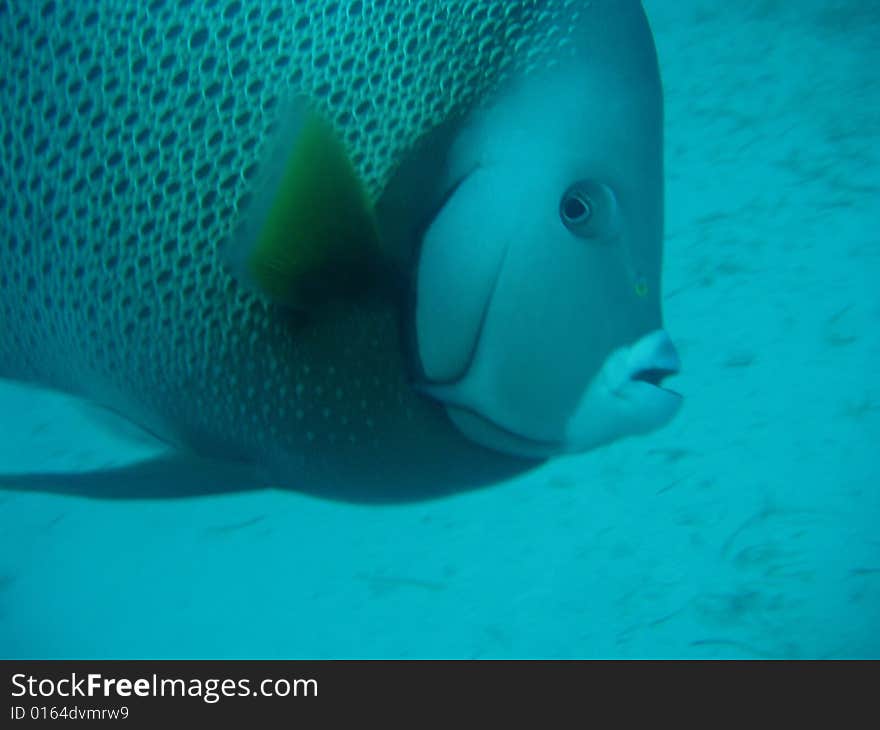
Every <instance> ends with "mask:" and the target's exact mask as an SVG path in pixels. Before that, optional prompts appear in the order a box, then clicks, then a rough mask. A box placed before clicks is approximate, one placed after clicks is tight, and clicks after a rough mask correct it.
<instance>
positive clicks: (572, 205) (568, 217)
mask: <svg viewBox="0 0 880 730" xmlns="http://www.w3.org/2000/svg"><path fill="white" fill-rule="evenodd" d="M560 208H561V211H562V220H563V221H564V222H565V224H566V225H569V226H571V225H579V224H581V223H584V222H586V221H587V220H588V219H589V217H590V214H591V213H592V212H593V208H592V206H591V205H590V201H589V200H588V199H586V198H584V197H582V196H581V195H579V194H578V193H574V194H572V195H567V196H565V197H564V198H563V199H562V205H561V206H560Z"/></svg>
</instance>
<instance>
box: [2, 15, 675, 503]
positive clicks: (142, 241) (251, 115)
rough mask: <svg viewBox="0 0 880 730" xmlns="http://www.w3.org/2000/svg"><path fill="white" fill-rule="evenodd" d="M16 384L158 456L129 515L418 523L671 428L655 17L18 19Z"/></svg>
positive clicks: (92, 485) (10, 194) (13, 88)
mask: <svg viewBox="0 0 880 730" xmlns="http://www.w3.org/2000/svg"><path fill="white" fill-rule="evenodd" d="M0 39H2V46H0V47H2V48H3V51H2V61H3V66H4V73H3V74H2V77H0V102H2V106H3V109H4V113H3V115H2V117H0V154H2V165H0V377H4V378H9V379H14V380H18V381H23V382H26V383H31V384H34V385H37V386H39V387H44V388H50V389H54V390H58V391H62V392H64V393H68V394H71V395H73V396H76V397H78V398H81V399H82V400H83V401H84V402H88V403H91V404H96V405H98V406H100V407H102V408H105V409H107V410H108V411H111V412H113V413H115V414H118V415H119V416H121V417H123V418H124V419H127V420H128V421H130V422H132V423H134V424H137V425H138V426H139V427H140V428H142V429H144V430H145V431H146V432H148V433H150V434H152V435H154V436H155V437H156V438H157V439H159V440H160V441H161V443H163V444H164V445H165V446H166V450H165V451H163V453H162V454H160V455H159V456H157V457H155V458H153V459H148V460H145V461H143V462H138V463H135V464H130V465H126V466H123V467H118V468H112V469H98V470H93V471H86V472H81V473H77V472H70V473H53V474H43V473H29V474H19V475H12V474H4V475H0V487H2V488H4V489H20V490H40V491H48V492H55V493H63V494H72V495H79V496H84V497H94V498H104V499H129V498H140V499H143V498H173V497H188V496H197V495H206V494H217V493H223V492H230V491H232V492H234V491H243V490H248V489H263V488H279V489H287V490H293V491H297V492H302V493H306V494H310V495H313V496H317V497H320V498H326V499H331V500H344V501H352V502H362V503H387V502H408V501H414V500H420V499H429V498H436V497H439V496H443V495H448V494H453V493H457V492H461V491H465V490H470V489H475V488H478V487H486V486H489V485H492V484H496V483H499V482H503V481H505V480H507V479H509V478H512V477H514V476H517V475H520V474H524V473H527V472H529V471H530V470H533V469H535V468H537V467H538V466H540V465H541V464H542V463H544V462H545V461H546V460H547V459H551V458H554V457H556V456H558V455H562V454H572V453H581V452H585V451H588V450H591V449H594V448H597V447H599V446H602V445H604V444H607V443H609V442H612V441H614V440H616V439H620V438H624V437H628V436H633V435H639V434H645V433H649V432H651V431H653V430H655V429H657V428H659V427H661V426H663V425H664V424H666V423H667V422H668V421H669V420H670V419H671V418H672V417H673V416H674V415H675V413H676V412H677V411H678V409H679V407H680V404H681V401H682V396H681V395H680V394H679V393H676V392H675V391H673V390H671V389H669V388H667V387H665V385H664V382H665V379H666V378H667V377H669V376H671V375H674V374H676V373H677V372H678V371H679V369H680V362H679V357H678V354H677V352H676V349H675V346H674V344H673V342H672V339H671V337H670V336H669V334H668V333H667V331H666V330H665V328H664V326H663V318H662V312H661V309H662V307H661V264H662V244H663V94H662V84H661V80H660V72H659V65H658V60H657V54H656V50H655V47H654V42H653V37H652V34H651V30H650V26H649V24H648V21H647V18H646V16H645V13H644V10H643V8H642V5H641V3H640V2H639V1H638V0H510V1H509V2H504V3H497V2H489V1H488V0H451V1H446V2H439V1H438V2H432V1H428V0H425V1H424V2H409V1H406V0H386V1H384V2H378V1H375V2H370V1H367V0H352V1H350V2H323V1H322V2H317V1H310V0H304V1H303V2H297V3H292V2H247V1H246V0H215V1H209V2H193V1H192V0H120V2H115V3H106V2H101V1H99V0H82V1H81V2H77V3H62V2H60V1H59V0H39V1H38V0H4V1H3V2H0Z"/></svg>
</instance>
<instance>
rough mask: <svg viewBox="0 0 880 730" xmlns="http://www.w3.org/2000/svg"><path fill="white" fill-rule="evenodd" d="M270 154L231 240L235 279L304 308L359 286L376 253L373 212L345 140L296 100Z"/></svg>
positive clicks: (291, 104)
mask: <svg viewBox="0 0 880 730" xmlns="http://www.w3.org/2000/svg"><path fill="white" fill-rule="evenodd" d="M267 153H268V154H267V158H266V160H265V162H264V164H263V166H262V169H261V170H258V172H257V173H256V176H255V183H254V188H253V192H252V193H251V195H250V200H249V202H247V203H246V204H245V205H244V206H243V207H244V215H243V217H242V221H241V224H240V225H239V227H238V229H237V230H236V232H235V234H234V235H233V237H232V239H231V241H230V247H229V259H230V262H231V263H232V266H233V270H234V272H235V273H236V275H237V278H238V279H239V280H240V281H242V282H243V283H244V284H245V285H246V286H249V287H250V288H252V289H255V290H257V291H258V292H260V293H262V294H263V295H265V296H267V297H268V298H269V299H270V300H272V301H274V302H277V303H279V304H282V305H285V306H288V307H291V308H295V309H296V308H301V309H305V310H308V309H309V308H311V306H312V305H313V303H314V301H315V300H316V299H319V300H323V299H325V298H327V297H332V296H335V295H339V294H345V293H347V292H349V291H350V290H351V289H356V288H358V287H359V286H360V283H361V282H360V280H361V279H362V278H363V277H364V274H365V272H369V270H370V269H371V268H372V267H371V263H372V262H374V261H375V260H376V259H378V258H379V257H380V247H379V243H378V234H377V233H376V224H375V221H374V214H373V207H372V205H371V203H370V200H369V196H368V194H367V191H366V190H365V188H364V186H363V183H362V181H361V180H360V178H359V176H358V173H357V171H356V169H355V167H354V164H353V163H352V161H351V159H350V158H349V153H348V150H347V148H346V146H345V144H344V142H343V140H342V139H340V137H339V136H338V134H337V132H336V130H335V129H334V128H333V126H332V125H331V124H330V123H329V122H327V121H326V120H325V119H323V118H322V117H321V115H320V114H318V113H317V112H316V111H314V110H313V109H311V108H310V107H309V106H308V105H307V103H306V102H305V101H303V100H301V99H296V100H294V101H293V102H292V103H290V104H289V105H288V110H287V112H285V113H284V114H283V115H282V119H281V122H280V124H279V128H278V130H277V132H276V133H275V140H274V143H270V144H269V145H268V150H267Z"/></svg>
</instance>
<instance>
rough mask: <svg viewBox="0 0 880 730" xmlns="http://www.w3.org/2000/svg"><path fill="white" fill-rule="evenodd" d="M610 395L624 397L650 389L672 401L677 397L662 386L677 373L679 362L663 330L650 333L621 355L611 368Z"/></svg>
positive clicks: (675, 351)
mask: <svg viewBox="0 0 880 730" xmlns="http://www.w3.org/2000/svg"><path fill="white" fill-rule="evenodd" d="M615 371H616V372H615V373H614V376H613V377H614V379H615V380H617V382H616V383H614V384H613V385H612V388H611V391H612V392H613V393H615V394H616V395H621V396H624V394H625V393H626V392H633V391H634V390H635V391H636V392H638V391H643V392H645V391H646V389H652V390H654V391H661V392H663V393H666V394H668V395H669V396H673V397H675V398H679V399H680V398H682V397H683V396H682V395H681V393H679V392H677V391H675V390H672V389H671V388H667V387H665V386H664V385H663V381H664V380H665V379H666V378H669V377H672V376H674V375H678V373H680V372H681V359H680V358H679V355H678V351H677V350H676V349H675V345H674V344H673V343H672V339H671V338H670V337H669V335H668V334H667V333H666V331H665V330H654V331H653V332H649V333H648V334H647V335H645V336H643V337H642V338H640V339H639V340H636V342H634V343H633V344H632V345H630V347H629V348H628V349H627V351H626V352H625V354H623V356H622V359H621V361H620V362H619V364H618V367H616V368H615Z"/></svg>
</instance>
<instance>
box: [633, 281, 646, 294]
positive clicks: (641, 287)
mask: <svg viewBox="0 0 880 730" xmlns="http://www.w3.org/2000/svg"><path fill="white" fill-rule="evenodd" d="M636 296H639V297H646V296H648V282H647V281H645V280H644V279H639V280H638V281H637V282H636Z"/></svg>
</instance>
